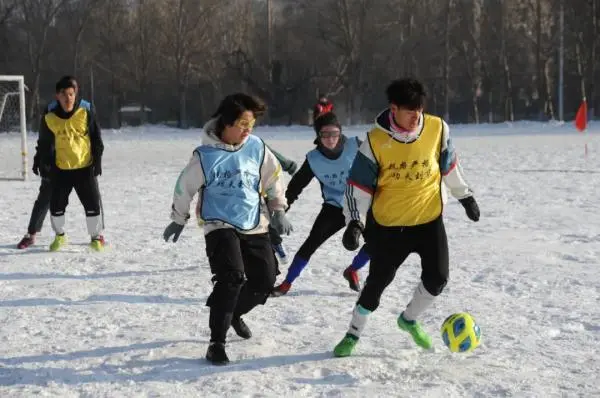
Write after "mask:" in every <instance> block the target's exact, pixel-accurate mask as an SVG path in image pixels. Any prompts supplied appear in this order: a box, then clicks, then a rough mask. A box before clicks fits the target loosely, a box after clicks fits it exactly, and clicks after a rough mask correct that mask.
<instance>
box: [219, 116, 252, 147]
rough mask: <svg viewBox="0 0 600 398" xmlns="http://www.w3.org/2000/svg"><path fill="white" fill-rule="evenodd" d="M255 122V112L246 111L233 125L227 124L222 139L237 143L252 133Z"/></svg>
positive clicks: (226, 141) (233, 143) (229, 142)
mask: <svg viewBox="0 0 600 398" xmlns="http://www.w3.org/2000/svg"><path fill="white" fill-rule="evenodd" d="M255 123H256V119H255V118H254V113H252V112H251V111H244V112H243V113H242V114H241V115H240V117H239V118H238V119H237V120H236V121H235V122H234V123H233V124H232V125H226V126H225V129H224V130H223V134H222V137H221V139H222V140H223V141H224V142H225V143H227V144H230V145H237V144H239V143H241V142H242V141H244V139H245V138H246V137H248V135H250V133H252V129H253V128H254V124H255Z"/></svg>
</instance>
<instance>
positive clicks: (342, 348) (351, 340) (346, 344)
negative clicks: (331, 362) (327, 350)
mask: <svg viewBox="0 0 600 398" xmlns="http://www.w3.org/2000/svg"><path fill="white" fill-rule="evenodd" d="M356 343H358V337H356V336H354V335H351V334H349V333H348V334H346V336H344V338H343V339H342V341H340V342H339V343H338V345H336V346H335V348H334V349H333V355H335V356H336V357H338V358H343V357H349V356H350V355H352V350H354V346H356Z"/></svg>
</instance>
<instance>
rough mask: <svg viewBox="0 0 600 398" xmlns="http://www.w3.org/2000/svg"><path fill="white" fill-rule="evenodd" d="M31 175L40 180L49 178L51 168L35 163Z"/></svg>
mask: <svg viewBox="0 0 600 398" xmlns="http://www.w3.org/2000/svg"><path fill="white" fill-rule="evenodd" d="M32 170H33V173H34V174H35V175H38V176H40V177H42V178H50V177H51V176H50V174H51V172H52V166H50V165H46V164H39V163H37V162H34V163H33V168H32Z"/></svg>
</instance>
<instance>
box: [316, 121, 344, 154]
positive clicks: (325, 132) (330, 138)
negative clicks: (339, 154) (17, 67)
mask: <svg viewBox="0 0 600 398" xmlns="http://www.w3.org/2000/svg"><path fill="white" fill-rule="evenodd" d="M341 135H342V132H341V130H340V129H339V127H338V126H336V125H333V124H328V125H326V126H323V128H321V131H319V139H320V140H321V144H323V146H324V147H325V148H327V149H334V148H335V147H336V146H337V144H338V142H339V141H340V136H341Z"/></svg>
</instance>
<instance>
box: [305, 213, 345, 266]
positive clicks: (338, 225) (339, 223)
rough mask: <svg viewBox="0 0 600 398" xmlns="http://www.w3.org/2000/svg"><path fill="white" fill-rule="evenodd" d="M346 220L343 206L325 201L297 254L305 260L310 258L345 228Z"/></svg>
mask: <svg viewBox="0 0 600 398" xmlns="http://www.w3.org/2000/svg"><path fill="white" fill-rule="evenodd" d="M345 225H346V221H345V218H344V212H343V210H342V209H341V208H339V207H337V206H334V205H330V204H329V203H324V204H323V206H322V207H321V211H320V212H319V214H318V215H317V218H316V219H315V222H314V224H313V226H312V229H311V230H310V233H309V235H308V238H306V240H305V241H304V243H303V244H302V246H300V249H298V252H297V253H296V256H298V257H300V258H302V259H303V260H306V261H308V260H310V258H311V256H312V255H313V254H314V253H315V252H316V251H317V249H318V248H319V247H321V245H322V244H323V243H325V241H326V240H327V239H329V238H331V237H332V236H333V235H335V233H336V232H338V231H339V230H341V229H342V228H344V226H345Z"/></svg>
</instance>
